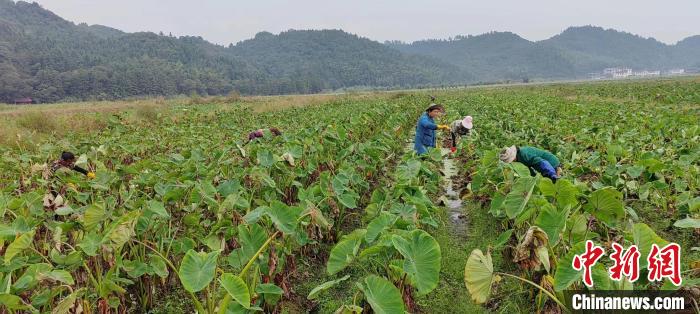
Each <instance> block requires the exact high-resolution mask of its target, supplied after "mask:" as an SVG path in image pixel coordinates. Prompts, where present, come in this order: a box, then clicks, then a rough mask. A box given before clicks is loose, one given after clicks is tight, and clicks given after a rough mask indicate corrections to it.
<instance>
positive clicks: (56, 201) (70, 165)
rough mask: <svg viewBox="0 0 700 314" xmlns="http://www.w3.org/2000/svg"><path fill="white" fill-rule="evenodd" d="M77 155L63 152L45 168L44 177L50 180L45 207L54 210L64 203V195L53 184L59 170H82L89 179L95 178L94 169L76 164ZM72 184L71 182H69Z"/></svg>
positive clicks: (45, 197)
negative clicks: (89, 169)
mask: <svg viewBox="0 0 700 314" xmlns="http://www.w3.org/2000/svg"><path fill="white" fill-rule="evenodd" d="M75 161H76V158H75V155H73V153H71V152H63V153H61V158H60V159H59V160H56V161H54V162H52V163H51V164H50V165H48V166H47V167H46V168H45V169H44V172H43V173H42V177H43V178H44V180H47V181H49V182H48V184H49V191H48V192H49V193H47V194H46V195H45V196H44V208H46V209H51V210H54V209H56V207H60V206H61V205H63V197H62V196H61V195H60V194H59V192H58V191H56V188H55V187H54V184H53V181H54V180H53V178H54V176H55V174H56V172H57V171H59V170H61V169H68V170H73V171H76V172H80V173H82V174H83V175H85V176H87V177H88V179H94V178H95V173H94V172H92V171H88V170H85V169H83V168H81V167H79V166H76V165H75ZM69 185H70V183H69Z"/></svg>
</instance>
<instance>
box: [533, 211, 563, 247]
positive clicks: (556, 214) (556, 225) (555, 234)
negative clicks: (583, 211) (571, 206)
mask: <svg viewBox="0 0 700 314" xmlns="http://www.w3.org/2000/svg"><path fill="white" fill-rule="evenodd" d="M568 215H569V210H568V208H567V209H566V210H561V211H560V210H557V209H556V208H554V206H552V205H550V204H545V206H542V208H541V209H540V214H539V216H537V218H536V219H535V225H537V226H539V227H540V228H542V230H544V232H545V233H547V237H548V238H549V242H550V243H551V244H552V246H554V245H556V244H557V242H559V238H560V234H561V232H562V231H563V230H564V227H565V226H566V219H567V218H568Z"/></svg>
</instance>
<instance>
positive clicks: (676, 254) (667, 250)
mask: <svg viewBox="0 0 700 314" xmlns="http://www.w3.org/2000/svg"><path fill="white" fill-rule="evenodd" d="M647 261H648V262H649V277H648V278H649V281H661V280H663V279H664V278H668V279H669V280H671V282H672V283H673V284H674V285H676V286H680V285H681V282H682V279H681V247H680V246H679V245H678V244H676V243H671V244H669V245H667V246H664V247H663V248H662V249H659V246H658V245H656V244H653V245H652V246H651V252H649V257H647Z"/></svg>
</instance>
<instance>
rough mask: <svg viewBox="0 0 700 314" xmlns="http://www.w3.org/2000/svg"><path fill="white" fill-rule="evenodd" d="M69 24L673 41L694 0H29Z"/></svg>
mask: <svg viewBox="0 0 700 314" xmlns="http://www.w3.org/2000/svg"><path fill="white" fill-rule="evenodd" d="M36 2H38V3H39V4H41V5H42V6H43V7H44V8H46V9H49V10H51V11H53V12H54V13H56V14H58V15H59V16H61V17H63V18H65V19H67V20H70V21H73V22H76V23H80V22H85V23H88V24H102V25H106V26H110V27H114V28H117V29H121V30H124V31H127V32H136V31H153V32H159V31H163V32H164V33H166V34H167V33H169V32H172V34H173V35H176V36H180V35H196V36H202V37H203V38H205V39H207V40H209V41H211V42H214V43H218V44H224V45H227V44H229V43H234V44H235V43H236V42H238V41H241V40H245V39H248V38H251V37H253V36H254V35H255V34H256V33H258V32H260V31H269V32H272V33H279V32H280V31H285V30H288V29H326V28H334V29H337V28H340V29H343V30H345V31H348V32H351V33H354V34H358V35H360V36H364V37H368V38H370V39H374V40H379V41H384V40H403V41H414V40H420V39H426V38H448V37H452V36H455V35H478V34H482V33H485V32H489V31H512V32H514V33H517V34H519V35H520V36H522V37H524V38H526V39H529V40H542V39H546V38H549V37H551V36H553V35H555V34H557V33H559V32H561V31H562V30H564V29H565V28H567V27H569V26H581V25H589V24H590V25H596V26H602V27H605V28H615V29H617V30H622V31H627V32H630V33H634V34H638V35H641V36H644V37H654V38H656V39H658V40H660V41H662V42H665V43H669V44H674V43H676V42H677V41H679V40H681V39H683V38H685V37H687V36H691V35H698V34H700V0H529V1H528V0H425V1H418V0H383V1H382V0H346V1H336V0H248V1H242V0H110V1H107V0H36Z"/></svg>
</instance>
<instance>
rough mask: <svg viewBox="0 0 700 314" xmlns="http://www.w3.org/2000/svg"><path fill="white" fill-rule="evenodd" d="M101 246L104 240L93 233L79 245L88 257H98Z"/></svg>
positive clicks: (87, 235) (87, 234)
mask: <svg viewBox="0 0 700 314" xmlns="http://www.w3.org/2000/svg"><path fill="white" fill-rule="evenodd" d="M101 245H102V239H101V238H100V236H99V235H97V234H95V233H92V232H90V233H86V234H85V235H84V236H83V239H82V240H80V243H78V247H80V248H81V249H82V250H83V252H84V253H85V254H86V255H87V256H97V250H98V249H99V248H100V246H101Z"/></svg>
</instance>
